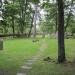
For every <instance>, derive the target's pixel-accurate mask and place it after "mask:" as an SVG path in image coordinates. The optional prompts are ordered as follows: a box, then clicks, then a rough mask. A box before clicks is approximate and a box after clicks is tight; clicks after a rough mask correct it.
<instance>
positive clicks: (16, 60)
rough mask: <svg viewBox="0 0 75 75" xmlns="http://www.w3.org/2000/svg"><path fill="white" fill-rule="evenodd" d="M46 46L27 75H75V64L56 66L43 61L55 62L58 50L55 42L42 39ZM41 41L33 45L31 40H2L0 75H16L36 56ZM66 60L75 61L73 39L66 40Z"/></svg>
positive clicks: (54, 40)
mask: <svg viewBox="0 0 75 75" xmlns="http://www.w3.org/2000/svg"><path fill="white" fill-rule="evenodd" d="M43 40H44V41H45V43H46V44H47V48H46V50H45V51H44V52H43V55H42V57H41V58H40V60H38V61H37V62H36V63H34V64H33V65H32V67H33V68H32V69H31V70H28V71H26V73H27V75H75V62H74V63H69V62H68V63H65V64H56V62H52V61H51V62H47V61H43V59H44V58H46V57H48V56H49V57H50V58H51V59H52V60H53V61H57V55H58V48H57V40H56V39H50V38H46V39H43ZM41 43H42V40H41V39H40V41H38V42H36V43H33V42H32V40H31V39H12V40H4V50H3V51H0V73H2V72H4V74H0V75H16V73H17V72H18V71H19V70H20V66H21V65H23V64H24V63H25V62H26V61H27V60H28V59H30V58H32V56H34V55H36V53H37V51H38V48H39V47H40V46H41V45H40V44H41ZM65 47H66V58H67V60H68V61H71V62H72V61H73V60H75V39H66V40H65Z"/></svg>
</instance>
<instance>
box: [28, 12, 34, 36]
mask: <svg viewBox="0 0 75 75" xmlns="http://www.w3.org/2000/svg"><path fill="white" fill-rule="evenodd" d="M33 20H34V13H33V17H32V21H31V27H30V31H29V34H28V37H30V36H31V31H32V27H33Z"/></svg>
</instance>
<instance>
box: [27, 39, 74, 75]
mask: <svg viewBox="0 0 75 75" xmlns="http://www.w3.org/2000/svg"><path fill="white" fill-rule="evenodd" d="M45 41H46V43H47V45H48V48H47V49H46V50H45V52H44V54H43V56H42V57H41V58H40V60H39V61H37V62H36V63H35V64H34V65H33V69H32V70H30V71H27V75H75V61H74V59H75V39H67V40H65V45H66V57H67V61H71V62H72V61H74V62H72V63H70V62H67V63H65V64H57V63H56V62H52V61H57V52H58V49H57V40H55V39H45ZM48 56H49V57H50V58H51V59H52V61H51V62H47V61H43V59H44V58H46V57H48Z"/></svg>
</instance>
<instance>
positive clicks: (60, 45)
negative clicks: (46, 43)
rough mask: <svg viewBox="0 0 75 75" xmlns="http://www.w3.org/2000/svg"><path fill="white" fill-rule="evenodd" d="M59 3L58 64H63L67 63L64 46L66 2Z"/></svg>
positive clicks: (59, 1) (60, 0)
mask: <svg viewBox="0 0 75 75" xmlns="http://www.w3.org/2000/svg"><path fill="white" fill-rule="evenodd" d="M57 2H58V62H59V63H63V62H64V61H65V59H66V58H65V45H64V2H63V0H57Z"/></svg>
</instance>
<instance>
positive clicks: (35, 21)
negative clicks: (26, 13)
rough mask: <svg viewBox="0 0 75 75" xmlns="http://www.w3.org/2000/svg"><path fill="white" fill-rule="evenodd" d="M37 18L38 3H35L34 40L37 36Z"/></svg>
mask: <svg viewBox="0 0 75 75" xmlns="http://www.w3.org/2000/svg"><path fill="white" fill-rule="evenodd" d="M36 19H37V4H35V14H34V25H33V28H34V29H33V40H34V39H35V37H36Z"/></svg>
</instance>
